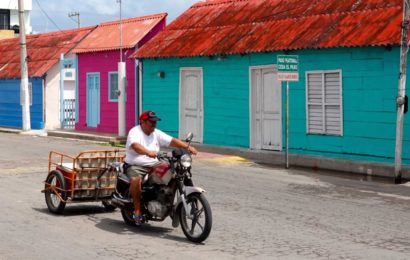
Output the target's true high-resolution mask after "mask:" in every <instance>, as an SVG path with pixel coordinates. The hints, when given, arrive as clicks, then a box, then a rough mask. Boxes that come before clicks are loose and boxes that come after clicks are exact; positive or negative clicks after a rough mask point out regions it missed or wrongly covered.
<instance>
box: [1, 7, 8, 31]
mask: <svg viewBox="0 0 410 260" xmlns="http://www.w3.org/2000/svg"><path fill="white" fill-rule="evenodd" d="M0 30H10V10H5V9H0Z"/></svg>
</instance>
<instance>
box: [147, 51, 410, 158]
mask: <svg viewBox="0 0 410 260" xmlns="http://www.w3.org/2000/svg"><path fill="white" fill-rule="evenodd" d="M278 54H283V53H281V52H276V53H258V54H249V55H232V56H227V57H226V58H223V59H218V58H217V57H193V58H170V59H145V60H144V61H143V62H144V66H143V102H142V104H143V110H146V109H152V110H155V111H157V113H158V114H159V116H160V117H162V118H163V121H161V122H160V123H159V125H158V126H159V128H161V129H163V130H165V131H166V132H168V133H170V134H172V135H174V136H178V105H179V100H178V95H179V70H180V68H181V67H202V68H203V79H204V81H203V84H204V143H205V144H213V145H224V146H235V147H245V148H247V147H249V140H250V136H249V135H250V130H249V129H250V125H249V124H250V123H249V120H250V119H249V95H250V93H249V66H257V65H268V64H275V63H276V56H277V55H278ZM290 54H292V55H299V64H300V71H299V73H300V74H299V75H300V80H299V82H291V83H290V152H291V153H299V154H310V155H321V156H330V157H336V158H344V159H354V160H370V161H378V162H390V163H392V162H394V151H395V136H396V106H395V99H396V96H397V87H398V73H399V57H400V55H399V48H398V47H393V48H384V47H369V48H343V49H322V50H301V51H293V52H291V53H290ZM312 70H341V71H342V93H343V136H327V135H314V134H307V131H306V92H305V89H306V86H305V84H306V82H305V72H306V71H312ZM158 71H164V72H165V77H164V78H159V77H158V76H157V72H158ZM282 87H283V90H282V99H283V101H282V105H283V108H282V111H284V110H285V108H284V105H285V89H284V88H285V84H282ZM282 115H283V116H284V115H285V113H282ZM408 116H409V115H408V114H407V115H405V121H404V122H405V129H404V142H403V163H406V164H409V163H410V149H409V146H410V135H409V134H410V133H409V130H410V124H409V119H408ZM282 120H283V122H284V121H285V119H284V118H283V119H282ZM282 125H283V127H284V126H285V124H284V123H283V124H282ZM283 131H285V129H283ZM282 136H283V137H284V138H285V133H283V135H282ZM282 143H283V144H285V140H283V142H282Z"/></svg>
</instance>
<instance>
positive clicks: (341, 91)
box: [305, 69, 343, 136]
mask: <svg viewBox="0 0 410 260" xmlns="http://www.w3.org/2000/svg"><path fill="white" fill-rule="evenodd" d="M332 73H338V74H339V88H340V89H339V93H340V96H339V104H335V103H326V102H325V101H326V99H325V97H326V86H325V75H326V74H332ZM310 74H321V79H322V84H321V85H322V102H321V103H320V104H319V103H312V102H309V75H310ZM305 81H306V82H305V83H306V89H305V90H306V95H305V96H306V134H310V135H329V136H343V74H342V70H341V69H338V70H312V71H306V72H305ZM309 105H320V106H321V110H322V131H321V132H320V133H318V132H311V131H310V129H309ZM335 105H338V106H339V107H340V111H339V117H340V130H339V133H337V134H335V133H329V132H328V131H327V130H326V114H325V112H326V106H335Z"/></svg>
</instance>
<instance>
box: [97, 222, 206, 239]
mask: <svg viewBox="0 0 410 260" xmlns="http://www.w3.org/2000/svg"><path fill="white" fill-rule="evenodd" d="M95 226H96V227H97V228H99V229H102V230H105V231H108V232H112V233H115V234H118V235H125V234H129V233H130V232H132V233H135V234H138V235H144V236H147V237H158V238H164V239H169V240H172V241H176V242H184V243H187V244H195V245H198V244H196V243H193V242H191V241H189V240H187V239H186V238H185V237H184V236H183V233H182V231H181V237H180V236H175V235H173V234H170V233H171V232H172V231H173V230H174V229H173V228H166V227H158V226H154V225H151V224H143V225H142V226H141V227H133V226H128V225H127V224H125V223H124V222H123V221H119V220H115V219H110V218H103V219H100V221H99V222H98V223H96V224H95Z"/></svg>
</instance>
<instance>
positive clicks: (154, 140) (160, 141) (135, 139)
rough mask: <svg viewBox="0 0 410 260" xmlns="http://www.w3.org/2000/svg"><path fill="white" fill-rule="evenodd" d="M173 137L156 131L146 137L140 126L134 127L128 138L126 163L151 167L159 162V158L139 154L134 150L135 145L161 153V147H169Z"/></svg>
mask: <svg viewBox="0 0 410 260" xmlns="http://www.w3.org/2000/svg"><path fill="white" fill-rule="evenodd" d="M171 140H172V136H169V135H167V134H166V133H164V132H162V131H161V130H158V129H155V130H154V132H153V133H151V134H150V135H146V134H145V133H144V132H143V131H142V129H141V126H140V125H137V126H134V127H133V128H132V129H131V130H130V132H129V133H128V137H127V144H126V145H125V159H124V160H125V162H126V163H128V164H132V165H141V166H151V165H154V164H155V163H157V162H158V159H157V158H151V157H148V156H146V155H141V154H138V153H137V152H135V151H134V149H132V147H131V145H132V144H133V143H139V144H140V145H142V146H144V147H145V148H146V149H148V150H150V151H155V152H159V149H160V147H162V146H169V144H170V143H171Z"/></svg>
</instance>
